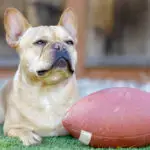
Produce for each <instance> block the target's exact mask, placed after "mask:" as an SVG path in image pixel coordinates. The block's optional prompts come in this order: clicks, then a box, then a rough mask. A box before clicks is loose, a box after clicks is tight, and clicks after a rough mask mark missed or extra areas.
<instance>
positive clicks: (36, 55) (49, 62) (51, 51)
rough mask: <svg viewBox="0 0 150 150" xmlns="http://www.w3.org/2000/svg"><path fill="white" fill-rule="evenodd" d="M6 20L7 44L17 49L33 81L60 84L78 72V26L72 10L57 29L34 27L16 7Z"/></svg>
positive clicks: (21, 65) (25, 72)
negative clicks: (76, 69) (76, 70)
mask: <svg viewBox="0 0 150 150" xmlns="http://www.w3.org/2000/svg"><path fill="white" fill-rule="evenodd" d="M4 18H5V19H4V24H5V30H6V38H7V42H8V44H9V45H10V46H11V47H13V48H16V49H17V51H18V53H19V56H20V68H21V70H22V72H23V73H24V74H25V75H26V76H27V77H28V78H30V79H31V80H32V81H33V82H34V81H35V82H37V81H40V82H41V81H42V82H44V83H45V84H48V85H49V84H57V83H59V82H61V81H63V80H65V79H67V78H69V77H70V76H71V75H72V74H73V73H74V71H75V65H76V61H77V54H76V49H75V45H76V32H77V25H76V19H75V16H74V14H73V12H72V11H71V10H70V9H67V10H66V11H64V13H63V14H62V16H61V19H60V21H59V23H58V25H56V26H39V27H32V26H31V25H30V24H29V23H28V22H27V20H26V19H25V18H24V17H23V15H22V14H21V13H20V12H19V11H18V10H16V9H14V8H9V9H7V10H6V12H5V17H4Z"/></svg>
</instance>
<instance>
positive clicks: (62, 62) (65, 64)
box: [37, 57, 74, 76]
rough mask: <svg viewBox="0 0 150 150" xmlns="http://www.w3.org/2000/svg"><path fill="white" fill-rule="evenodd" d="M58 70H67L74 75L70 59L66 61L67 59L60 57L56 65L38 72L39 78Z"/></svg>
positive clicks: (55, 62)
mask: <svg viewBox="0 0 150 150" xmlns="http://www.w3.org/2000/svg"><path fill="white" fill-rule="evenodd" d="M54 69H58V70H62V69H63V70H65V69H66V70H67V71H69V72H70V73H71V74H73V73H74V70H73V69H72V65H71V61H70V60H69V59H66V58H65V57H60V58H58V59H57V60H56V61H54V63H53V64H52V65H51V67H50V68H48V69H43V70H39V71H37V74H38V76H44V75H45V74H46V73H48V72H50V71H51V70H54Z"/></svg>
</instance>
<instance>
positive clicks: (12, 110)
mask: <svg viewBox="0 0 150 150" xmlns="http://www.w3.org/2000/svg"><path fill="white" fill-rule="evenodd" d="M4 27H5V31H6V41H7V43H8V45H9V46H10V47H12V48H14V49H16V51H17V53H18V55H19V58H20V62H19V65H18V69H17V71H16V73H15V75H14V77H13V78H12V80H10V81H8V82H7V83H6V84H5V85H4V87H3V88H2V90H1V94H0V122H1V123H4V127H3V129H4V134H5V135H6V136H9V137H17V138H19V139H20V140H21V141H22V142H23V145H26V146H29V145H34V144H39V143H41V141H42V137H44V136H63V135H67V134H68V132H67V131H66V130H65V129H64V127H63V125H62V120H63V118H64V117H65V114H66V112H67V110H68V109H69V108H70V107H71V106H72V105H73V104H74V103H75V102H76V101H77V100H78V98H79V97H78V90H77V82H76V75H75V66H76V63H77V51H76V44H77V21H76V16H75V14H74V12H73V11H72V9H70V8H68V9H66V10H65V11H64V12H63V14H62V16H61V17H60V21H59V23H58V24H57V25H56V26H38V27H32V26H31V25H30V24H29V23H28V21H27V20H26V18H25V17H24V16H23V15H22V14H21V13H20V12H19V11H18V10H17V9H15V8H7V9H6V11H5V13H4Z"/></svg>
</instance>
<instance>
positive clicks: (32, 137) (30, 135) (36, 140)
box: [8, 129, 42, 146]
mask: <svg viewBox="0 0 150 150" xmlns="http://www.w3.org/2000/svg"><path fill="white" fill-rule="evenodd" d="M8 136H10V137H18V138H19V139H20V140H21V141H22V142H23V145H25V146H30V145H38V144H40V143H41V141H42V138H41V137H40V136H39V135H37V134H36V133H34V132H31V131H28V130H24V129H11V130H9V132H8Z"/></svg>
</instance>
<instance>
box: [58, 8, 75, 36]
mask: <svg viewBox="0 0 150 150" xmlns="http://www.w3.org/2000/svg"><path fill="white" fill-rule="evenodd" d="M58 25H60V26H63V27H64V28H65V29H66V30H67V31H68V32H69V33H70V35H71V36H72V37H73V38H76V36H77V19H76V16H75V14H74V12H73V10H72V8H67V9H66V10H65V11H64V12H63V14H62V15H61V18H60V21H59V23H58Z"/></svg>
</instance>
